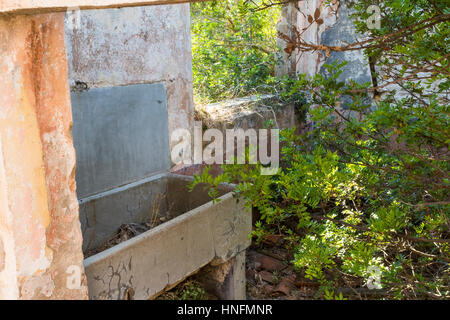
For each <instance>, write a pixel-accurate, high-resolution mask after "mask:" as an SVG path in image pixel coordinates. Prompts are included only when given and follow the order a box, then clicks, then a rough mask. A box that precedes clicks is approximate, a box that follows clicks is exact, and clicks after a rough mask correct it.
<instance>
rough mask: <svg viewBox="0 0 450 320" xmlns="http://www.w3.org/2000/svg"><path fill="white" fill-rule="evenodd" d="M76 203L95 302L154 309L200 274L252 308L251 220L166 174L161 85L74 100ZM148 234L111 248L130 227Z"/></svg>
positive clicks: (231, 203)
mask: <svg viewBox="0 0 450 320" xmlns="http://www.w3.org/2000/svg"><path fill="white" fill-rule="evenodd" d="M71 99H72V110H73V121H74V127H73V135H74V144H75V149H76V153H77V172H76V180H77V193H78V198H79V203H80V220H81V226H82V230H83V249H84V251H85V252H86V253H87V252H94V254H93V255H90V256H88V257H87V258H86V259H85V262H84V266H85V272H86V276H87V282H88V289H89V297H90V299H108V300H113V299H114V300H116V299H117V300H127V299H129V300H131V299H151V298H153V297H155V296H157V295H158V294H159V293H160V292H161V291H163V290H164V289H167V288H170V287H172V286H174V285H176V284H177V283H179V282H180V281H182V280H184V279H185V278H187V277H188V276H190V275H192V274H193V273H195V272H197V271H198V270H199V269H200V268H202V267H204V266H206V265H210V266H212V267H211V268H212V269H211V270H212V271H211V272H209V273H208V274H205V279H206V280H207V282H208V283H210V284H211V283H214V285H213V287H214V290H215V291H216V293H217V295H218V296H219V298H223V299H245V249H246V248H247V247H248V246H249V245H250V240H249V234H250V232H251V213H250V212H246V210H245V209H244V206H243V203H242V202H240V201H239V200H238V199H235V198H234V197H233V195H232V193H231V190H232V186H229V185H223V186H221V187H220V189H219V190H220V201H218V202H216V203H213V202H212V201H211V199H210V197H209V196H208V194H207V192H206V191H205V190H204V188H202V187H201V186H197V187H196V188H195V189H194V190H193V192H189V191H188V188H187V185H188V184H189V183H190V182H191V181H192V178H191V177H187V176H181V175H175V174H171V173H169V168H170V160H169V138H168V128H167V126H168V125H167V106H166V92H165V87H164V85H163V84H149V85H133V86H128V87H111V88H97V89H90V90H87V91H82V92H72V97H71ZM155 221H158V223H155V224H154V225H151V226H150V229H149V230H147V231H146V230H144V231H143V232H140V233H139V234H138V235H137V236H135V237H132V238H124V239H123V241H119V242H118V243H117V244H116V245H114V246H112V247H106V248H104V247H105V243H108V241H110V239H111V238H112V237H114V236H115V235H116V234H117V231H118V230H119V229H120V228H121V227H123V226H127V225H128V226H130V225H131V226H143V225H145V224H146V223H147V226H148V224H149V223H150V224H153V222H155Z"/></svg>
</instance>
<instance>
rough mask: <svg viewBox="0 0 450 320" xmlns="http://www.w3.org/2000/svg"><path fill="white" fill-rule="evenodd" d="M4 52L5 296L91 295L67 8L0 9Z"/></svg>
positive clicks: (1, 201)
mask: <svg viewBox="0 0 450 320" xmlns="http://www.w3.org/2000/svg"><path fill="white" fill-rule="evenodd" d="M0 57H1V60H0V91H1V94H0V141H1V143H0V298H9V299H16V298H18V299H84V298H87V287H86V283H85V280H84V279H85V277H84V270H83V265H82V261H83V254H82V251H81V244H82V236H81V230H80V222H79V218H78V201H77V197H76V190H75V189H76V186H75V151H74V148H73V143H72V133H71V128H72V113H71V107H70V95H69V86H68V81H67V60H66V50H65V44H64V14H63V13H55V14H39V15H29V16H21V15H10V16H0ZM80 279H81V281H80Z"/></svg>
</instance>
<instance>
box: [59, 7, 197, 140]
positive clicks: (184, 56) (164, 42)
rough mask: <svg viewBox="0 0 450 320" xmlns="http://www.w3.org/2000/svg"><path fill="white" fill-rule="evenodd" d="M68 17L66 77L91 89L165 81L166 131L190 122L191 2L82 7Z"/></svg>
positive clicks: (191, 113) (73, 84)
mask: <svg viewBox="0 0 450 320" xmlns="http://www.w3.org/2000/svg"><path fill="white" fill-rule="evenodd" d="M70 21H75V20H69V19H68V17H66V44H67V54H68V61H69V78H70V84H71V86H72V89H74V90H76V89H77V86H76V82H80V83H85V84H86V85H87V87H89V88H98V87H111V86H123V85H130V84H137V83H155V82H163V83H164V84H165V86H166V90H167V107H168V113H169V132H172V131H173V130H175V129H178V128H186V129H189V128H191V127H192V126H193V97H192V55H191V38H190V14H189V4H178V5H167V6H166V5H164V6H150V7H136V8H122V9H107V10H86V11H81V16H80V20H79V21H80V26H79V28H71V26H73V25H74V24H73V23H71V22H70Z"/></svg>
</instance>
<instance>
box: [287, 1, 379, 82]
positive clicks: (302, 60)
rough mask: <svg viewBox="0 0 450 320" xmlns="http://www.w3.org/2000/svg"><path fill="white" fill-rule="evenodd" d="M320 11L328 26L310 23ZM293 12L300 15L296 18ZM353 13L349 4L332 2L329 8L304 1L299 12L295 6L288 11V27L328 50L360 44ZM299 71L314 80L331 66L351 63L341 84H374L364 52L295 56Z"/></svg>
mask: <svg viewBox="0 0 450 320" xmlns="http://www.w3.org/2000/svg"><path fill="white" fill-rule="evenodd" d="M316 9H319V10H320V11H321V18H322V19H323V21H324V23H323V24H321V25H318V24H317V23H313V24H312V25H310V23H309V22H308V20H307V16H308V15H311V16H314V12H315V11H316ZM292 10H295V11H296V12H297V15H292ZM349 14H350V9H349V8H348V6H347V5H346V4H345V1H338V0H332V1H331V2H330V5H327V1H326V0H303V1H299V2H298V5H297V6H296V8H295V9H292V5H291V7H290V8H289V10H286V9H285V10H284V11H283V15H284V19H285V20H286V22H285V23H287V24H289V25H290V26H291V27H292V26H295V27H296V28H297V30H299V31H300V32H303V34H302V39H303V40H304V41H306V42H308V43H312V44H323V45H327V46H340V45H345V44H348V43H352V42H355V41H356V40H357V36H358V35H357V33H356V31H355V28H354V26H353V23H352V20H351V18H350V17H349ZM292 56H293V57H295V61H296V62H295V63H296V66H295V69H296V72H297V73H306V74H308V75H310V76H312V75H314V74H316V73H325V69H324V68H323V65H324V64H325V63H327V64H331V63H333V62H335V61H348V64H347V65H346V66H345V67H344V69H343V73H342V74H341V76H340V80H346V79H348V78H352V79H354V80H355V81H357V82H359V83H364V82H370V81H371V76H370V69H369V64H368V61H367V59H366V58H365V57H364V55H363V53H362V52H359V51H348V52H332V53H331V54H330V55H329V56H327V55H326V52H325V51H319V50H318V51H314V52H294V53H293V54H292Z"/></svg>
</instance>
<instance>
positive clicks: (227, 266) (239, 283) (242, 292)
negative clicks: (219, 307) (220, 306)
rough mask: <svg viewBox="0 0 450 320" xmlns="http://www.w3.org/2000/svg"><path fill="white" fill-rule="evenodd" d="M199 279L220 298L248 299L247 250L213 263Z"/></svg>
mask: <svg viewBox="0 0 450 320" xmlns="http://www.w3.org/2000/svg"><path fill="white" fill-rule="evenodd" d="M199 280H200V281H201V282H202V283H203V285H204V286H205V288H206V290H208V291H210V292H212V293H213V294H215V295H216V296H217V297H218V298H219V299H220V300H246V299H247V294H246V279H245V251H242V252H240V253H238V254H237V255H236V256H235V257H234V258H232V259H230V260H229V261H226V262H223V263H220V264H216V263H214V262H213V263H211V265H209V266H208V267H207V268H205V270H204V275H202V277H201V278H200V279H199Z"/></svg>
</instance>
